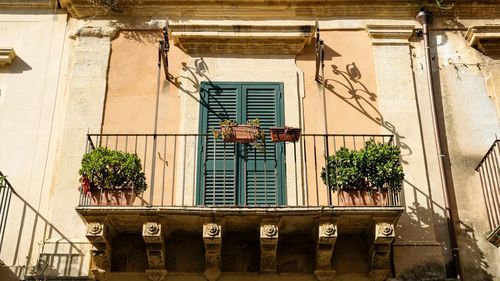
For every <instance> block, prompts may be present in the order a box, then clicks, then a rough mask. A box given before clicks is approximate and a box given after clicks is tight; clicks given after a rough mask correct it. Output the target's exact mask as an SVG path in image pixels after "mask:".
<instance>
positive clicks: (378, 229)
mask: <svg viewBox="0 0 500 281" xmlns="http://www.w3.org/2000/svg"><path fill="white" fill-rule="evenodd" d="M374 232H375V233H374V234H375V237H374V239H373V245H372V246H371V248H370V258H371V272H370V275H371V276H372V280H375V281H379V280H380V281H383V280H386V279H387V278H389V277H390V275H391V244H392V242H393V241H394V238H395V234H394V225H393V224H391V223H387V222H380V223H375V229H374Z"/></svg>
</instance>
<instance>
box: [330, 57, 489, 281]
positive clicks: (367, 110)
mask: <svg viewBox="0 0 500 281" xmlns="http://www.w3.org/2000/svg"><path fill="white" fill-rule="evenodd" d="M330 67H331V68H332V70H331V71H332V72H333V74H334V75H335V77H336V78H334V79H326V81H325V83H326V89H327V90H328V91H329V92H330V93H332V94H334V95H335V96H337V97H338V98H340V99H341V100H342V101H344V102H345V103H347V104H349V105H350V106H351V107H352V108H354V109H355V110H357V111H358V112H360V113H362V114H363V115H364V116H366V117H367V118H368V119H369V120H371V121H373V122H375V123H377V124H379V125H380V126H382V127H383V128H385V129H386V130H388V131H390V132H391V133H392V134H393V135H394V136H395V140H396V143H397V144H398V145H399V146H400V147H401V150H402V155H403V156H408V155H411V154H412V149H411V148H410V147H409V146H408V145H407V144H406V143H405V142H404V141H403V140H404V138H405V137H404V136H403V135H401V134H399V133H398V131H397V128H396V127H395V126H394V125H393V124H392V123H390V122H389V121H387V120H385V119H384V117H383V116H382V114H381V113H380V112H379V111H378V109H377V108H375V107H374V106H373V105H372V104H371V103H370V101H375V100H376V99H377V96H376V94H375V93H373V92H372V91H370V90H369V89H368V88H367V87H366V86H365V85H364V84H363V82H362V81H361V79H362V73H361V72H360V71H359V69H358V68H357V67H356V65H355V63H354V62H353V63H351V64H348V65H346V66H345V67H344V69H340V68H339V67H338V66H337V65H335V64H332V65H330ZM436 88H439V81H437V87H436ZM416 98H417V100H418V97H416ZM436 100H437V101H438V105H437V107H438V112H441V113H442V112H443V111H442V104H441V103H440V102H439V101H440V100H441V97H440V95H438V97H437V98H436ZM417 113H418V114H419V115H418V117H419V120H418V122H419V123H420V124H421V120H420V110H419V108H418V103H417ZM438 119H440V121H441V122H442V123H444V121H443V117H442V116H438ZM443 125H444V124H441V128H443ZM420 127H421V126H420ZM421 135H422V134H421ZM443 136H444V135H443ZM443 139H446V136H444V138H443ZM422 143H424V142H423V140H422ZM444 143H445V144H444V147H443V150H444V151H445V152H446V154H448V153H447V150H448V148H447V146H446V142H444ZM423 151H424V166H425V169H426V175H427V184H428V185H429V186H430V182H429V181H428V178H429V173H428V170H427V166H428V165H427V159H426V157H425V147H423ZM448 161H449V159H447V162H448ZM402 163H405V164H407V162H405V161H402ZM445 166H446V167H447V168H448V173H451V171H449V167H450V163H449V162H448V163H445ZM448 184H450V183H448ZM451 184H452V183H451ZM405 185H407V186H411V188H413V193H414V194H413V195H414V198H422V197H424V198H426V199H425V201H426V202H425V204H421V203H420V202H418V199H416V201H415V202H413V206H406V207H407V208H408V209H407V210H408V214H403V215H404V216H407V217H408V220H409V225H407V226H405V227H407V228H409V229H411V231H412V232H414V233H419V234H420V235H421V238H422V239H423V240H434V239H435V237H433V236H434V235H433V233H431V230H430V229H429V228H428V227H424V226H432V225H434V232H435V233H436V234H437V237H448V223H449V222H448V219H447V218H445V217H444V216H443V215H441V214H445V212H446V210H445V208H444V207H443V206H440V205H439V204H437V203H436V202H435V201H434V200H433V199H432V197H430V196H429V195H428V193H426V192H424V191H422V190H420V189H418V188H417V187H416V186H414V185H413V184H411V183H410V182H408V181H405ZM452 189H453V188H452ZM403 196H404V194H403ZM402 202H406V201H405V200H404V199H403V200H402ZM457 224H458V225H457V226H456V228H457V229H458V230H459V234H458V235H459V237H458V238H459V241H460V250H461V253H460V256H461V258H462V259H463V264H467V265H468V266H467V267H466V268H463V271H464V273H463V274H464V275H465V279H464V280H473V281H474V280H486V281H488V280H494V279H493V276H492V275H491V274H489V273H488V272H487V269H488V268H489V265H488V263H487V261H486V259H485V256H484V253H483V252H482V251H481V250H480V248H479V246H478V244H477V242H478V240H477V239H476V235H475V230H474V228H473V226H470V225H467V224H466V223H464V222H461V221H460V220H458V223H457ZM400 227H401V226H400ZM442 243H443V244H446V245H443V247H444V248H445V250H446V251H448V255H451V248H450V245H449V242H442ZM429 266H431V265H429ZM419 268H425V267H423V266H422V267H420V265H419V266H417V267H415V268H414V269H409V272H408V276H407V277H408V278H410V279H408V278H407V279H403V280H420V279H411V278H412V277H411V276H417V275H414V274H416V273H418V271H419ZM453 268H454V265H452V264H447V272H448V273H450V272H453V271H454V269H453ZM412 270H413V271H412ZM438 272H439V270H438ZM404 276H406V275H403V276H402V277H404ZM431 277H432V275H431V276H428V277H426V278H431Z"/></svg>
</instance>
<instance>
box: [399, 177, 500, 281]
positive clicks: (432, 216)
mask: <svg viewBox="0 0 500 281" xmlns="http://www.w3.org/2000/svg"><path fill="white" fill-rule="evenodd" d="M405 184H406V185H409V186H411V187H412V190H413V193H414V194H413V195H414V197H415V198H423V201H425V202H419V201H418V199H416V201H415V202H413V206H408V213H407V214H405V215H406V216H407V217H408V219H407V224H408V225H409V226H410V228H411V229H412V231H415V233H419V234H420V235H421V237H420V238H422V239H423V240H429V239H432V233H431V231H430V229H429V226H430V225H432V224H434V225H435V226H437V227H436V228H435V230H436V231H439V229H441V231H443V232H446V231H447V225H448V221H447V218H445V217H444V216H442V215H440V214H443V213H444V212H445V208H444V207H443V206H440V205H439V204H437V203H436V202H434V201H432V200H431V199H430V198H429V196H427V195H426V194H425V193H424V192H423V191H421V190H419V189H418V188H417V187H416V186H414V185H412V184H411V183H409V182H407V181H406V182H405ZM440 226H441V227H440ZM398 227H399V228H401V227H402V226H401V225H398ZM460 229H461V234H460V235H461V236H462V237H461V242H462V243H463V244H462V245H461V247H460V249H461V251H462V252H461V254H460V256H461V258H462V259H464V261H465V263H466V264H468V265H469V266H468V267H467V268H464V269H463V271H464V276H463V277H462V279H463V280H468V281H493V280H495V279H494V278H493V277H494V276H492V275H491V274H489V273H488V271H487V270H488V268H489V265H488V262H487V260H486V258H485V256H484V253H483V252H482V251H481V250H480V249H479V246H478V244H477V242H478V240H477V239H476V236H475V234H474V229H473V227H472V226H469V225H466V224H465V223H463V222H460ZM396 233H398V231H397V232H396ZM438 236H440V235H439V234H438ZM398 238H401V237H398ZM442 246H443V248H444V249H445V250H447V251H451V249H450V245H449V243H444V242H443V245H442ZM447 267H448V268H452V267H453V265H450V264H447ZM398 279H400V280H405V281H406V280H408V281H409V280H427V279H429V280H436V281H439V280H443V281H444V280H446V268H445V267H443V266H442V265H440V264H439V263H436V262H432V261H425V262H423V263H421V264H417V265H415V266H413V267H411V268H409V269H407V270H405V271H404V272H403V273H401V274H400V276H398Z"/></svg>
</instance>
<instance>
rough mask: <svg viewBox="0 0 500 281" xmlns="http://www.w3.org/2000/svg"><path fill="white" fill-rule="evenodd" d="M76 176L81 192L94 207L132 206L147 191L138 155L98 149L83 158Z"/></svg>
mask: <svg viewBox="0 0 500 281" xmlns="http://www.w3.org/2000/svg"><path fill="white" fill-rule="evenodd" d="M79 174H80V182H81V189H82V192H83V193H84V194H87V195H90V197H91V198H92V203H93V204H95V205H131V204H133V202H134V200H135V196H136V195H137V194H138V193H142V192H144V191H145V190H146V188H147V184H146V177H145V175H144V172H143V171H142V165H141V160H140V159H139V157H138V156H137V154H130V153H125V152H121V151H114V150H110V149H107V148H102V147H99V148H97V149H95V150H93V151H91V152H89V153H86V154H85V155H84V156H83V159H82V167H81V168H80V171H79Z"/></svg>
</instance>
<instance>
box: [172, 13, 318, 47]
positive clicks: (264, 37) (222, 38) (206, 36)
mask: <svg viewBox="0 0 500 281" xmlns="http://www.w3.org/2000/svg"><path fill="white" fill-rule="evenodd" d="M169 27H170V28H171V30H172V38H173V39H174V42H175V44H176V45H177V46H179V47H180V48H181V49H183V50H184V51H185V52H186V53H188V54H195V55H196V54H224V55H227V54H252V55H258V54H267V55H268V54H278V55H296V54H298V53H299V52H300V51H301V50H302V49H303V48H304V46H305V45H306V44H309V43H310V42H311V40H312V38H313V37H314V34H315V25H314V23H313V22H304V24H303V25H297V24H290V25H269V24H266V25H257V24H250V23H245V24H244V25H240V24H238V23H233V24H223V23H221V22H209V23H205V22H197V21H196V22H188V23H175V22H173V23H170V24H169Z"/></svg>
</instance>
